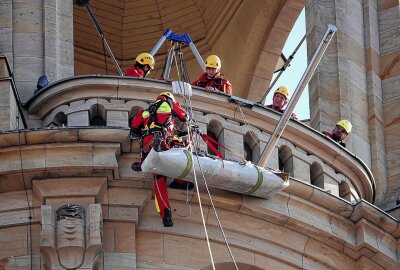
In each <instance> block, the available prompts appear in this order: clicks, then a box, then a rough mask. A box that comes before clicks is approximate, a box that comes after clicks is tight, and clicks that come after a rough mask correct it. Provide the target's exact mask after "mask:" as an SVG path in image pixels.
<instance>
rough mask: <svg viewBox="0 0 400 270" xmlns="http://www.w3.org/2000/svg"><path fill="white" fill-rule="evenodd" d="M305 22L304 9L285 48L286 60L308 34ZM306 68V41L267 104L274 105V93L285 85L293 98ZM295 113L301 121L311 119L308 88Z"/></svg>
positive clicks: (268, 97) (276, 84) (267, 99)
mask: <svg viewBox="0 0 400 270" xmlns="http://www.w3.org/2000/svg"><path fill="white" fill-rule="evenodd" d="M305 22H306V21H305V12H304V9H303V11H302V12H301V14H300V16H299V17H298V19H297V21H296V23H295V25H294V27H293V29H292V31H291V32H290V34H289V37H288V39H287V41H286V44H285V46H284V47H283V54H284V55H285V56H286V58H289V56H290V55H291V54H292V53H293V51H294V50H295V48H296V46H297V45H298V44H299V42H300V41H301V39H302V38H303V36H304V34H305V33H306V26H305ZM306 67H307V41H304V42H303V44H302V45H301V47H300V49H299V50H298V51H297V53H296V54H295V55H294V58H293V60H292V61H291V62H290V66H289V67H288V68H287V69H286V70H285V71H284V72H283V74H282V75H281V76H280V78H279V80H278V81H277V82H276V83H275V85H274V88H273V89H272V90H271V91H270V93H269V94H268V96H267V98H266V104H267V105H268V104H271V103H272V96H273V94H274V91H275V89H277V88H278V87H279V86H281V85H284V86H286V87H287V88H288V89H289V95H290V96H291V95H292V94H293V92H294V90H295V89H296V87H297V84H298V83H299V82H300V79H301V77H302V76H303V73H304V71H305V70H306ZM277 75H278V72H277V73H275V74H274V76H273V77H272V81H271V83H272V82H273V80H274V79H275V77H276V76H277ZM294 113H295V114H296V115H297V117H298V118H299V120H304V119H310V109H309V100H308V86H307V87H306V88H305V89H304V90H303V93H302V95H301V97H300V99H299V101H298V103H297V105H296V107H295V108H294Z"/></svg>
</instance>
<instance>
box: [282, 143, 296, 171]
mask: <svg viewBox="0 0 400 270" xmlns="http://www.w3.org/2000/svg"><path fill="white" fill-rule="evenodd" d="M278 158H279V170H281V171H282V172H287V173H289V174H290V176H291V177H293V176H294V174H293V154H292V150H290V148H289V147H288V146H286V145H282V146H281V147H279V150H278Z"/></svg>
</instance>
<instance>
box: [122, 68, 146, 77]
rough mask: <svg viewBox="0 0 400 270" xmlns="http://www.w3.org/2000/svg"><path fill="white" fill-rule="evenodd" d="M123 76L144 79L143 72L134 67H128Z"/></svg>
mask: <svg viewBox="0 0 400 270" xmlns="http://www.w3.org/2000/svg"><path fill="white" fill-rule="evenodd" d="M125 76H131V77H136V78H143V77H144V71H143V70H142V69H141V68H138V67H137V68H136V67H130V68H128V69H127V70H126V72H125Z"/></svg>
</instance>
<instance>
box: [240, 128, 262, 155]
mask: <svg viewBox="0 0 400 270" xmlns="http://www.w3.org/2000/svg"><path fill="white" fill-rule="evenodd" d="M243 146H244V158H245V159H246V160H248V161H252V162H257V161H258V159H259V158H260V140H259V139H258V138H257V136H256V135H255V134H254V132H252V131H249V132H247V133H246V135H244V137H243Z"/></svg>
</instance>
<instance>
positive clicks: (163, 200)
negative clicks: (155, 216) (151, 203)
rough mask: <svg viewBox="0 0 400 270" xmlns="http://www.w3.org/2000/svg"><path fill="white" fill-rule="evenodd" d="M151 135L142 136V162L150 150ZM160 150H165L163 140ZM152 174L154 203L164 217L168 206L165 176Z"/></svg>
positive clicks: (151, 144)
mask: <svg viewBox="0 0 400 270" xmlns="http://www.w3.org/2000/svg"><path fill="white" fill-rule="evenodd" d="M153 139H154V138H153V136H152V135H149V136H146V137H144V138H143V152H142V163H143V161H144V160H145V159H146V157H147V154H148V153H149V152H150V150H151V148H152V146H153V144H154V141H153ZM161 148H162V150H167V146H166V144H165V142H163V143H162V144H161ZM153 176H154V195H155V205H156V209H157V212H158V213H159V214H160V217H161V218H164V210H165V208H170V205H169V199H168V190H167V177H166V176H164V175H159V174H153Z"/></svg>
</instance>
